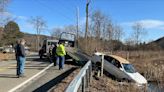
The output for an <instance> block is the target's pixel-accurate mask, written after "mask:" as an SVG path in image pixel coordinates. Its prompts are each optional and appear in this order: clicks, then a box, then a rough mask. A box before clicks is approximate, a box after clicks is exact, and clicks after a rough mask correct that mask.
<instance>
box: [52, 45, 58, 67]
mask: <svg viewBox="0 0 164 92" xmlns="http://www.w3.org/2000/svg"><path fill="white" fill-rule="evenodd" d="M56 48H57V45H56V44H55V45H54V47H53V49H52V58H53V62H54V66H56V65H57V63H56V57H57V54H56Z"/></svg>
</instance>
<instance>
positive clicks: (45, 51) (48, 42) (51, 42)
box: [39, 39, 59, 58]
mask: <svg viewBox="0 0 164 92" xmlns="http://www.w3.org/2000/svg"><path fill="white" fill-rule="evenodd" d="M58 42H59V40H47V39H46V40H44V41H43V45H42V48H41V49H40V50H39V56H40V58H42V57H43V56H48V55H49V48H50V46H51V45H56V44H57V43H58Z"/></svg>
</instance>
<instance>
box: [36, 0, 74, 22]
mask: <svg viewBox="0 0 164 92" xmlns="http://www.w3.org/2000/svg"><path fill="white" fill-rule="evenodd" d="M34 1H35V2H36V1H37V3H39V4H41V5H42V6H44V7H45V8H46V9H48V10H49V11H51V13H52V12H57V13H56V14H58V15H60V16H62V17H64V18H65V19H66V20H68V21H72V19H71V18H70V17H68V16H65V15H66V14H63V13H62V12H59V11H58V9H56V10H55V9H54V8H52V7H50V6H48V5H47V4H45V3H44V2H42V1H40V0H34ZM52 14H53V13H52Z"/></svg>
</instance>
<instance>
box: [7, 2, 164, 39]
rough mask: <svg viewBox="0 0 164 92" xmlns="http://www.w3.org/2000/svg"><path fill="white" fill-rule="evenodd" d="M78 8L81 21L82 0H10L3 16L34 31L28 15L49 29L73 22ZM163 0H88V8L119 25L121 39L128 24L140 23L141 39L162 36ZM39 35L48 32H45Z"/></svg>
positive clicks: (129, 29)
mask: <svg viewBox="0 0 164 92" xmlns="http://www.w3.org/2000/svg"><path fill="white" fill-rule="evenodd" d="M77 7H79V19H80V23H85V7H86V0H11V2H10V4H9V5H8V7H7V10H8V11H7V12H6V15H9V16H13V17H15V19H16V22H17V23H18V24H19V26H20V29H21V31H22V32H26V33H32V34H35V33H36V31H35V30H34V28H33V27H32V25H31V24H30V23H29V22H28V20H29V19H30V18H31V17H36V16H41V17H43V19H44V20H45V21H46V23H47V26H48V28H49V29H53V28H55V27H62V26H65V25H71V24H76V8H77ZM163 9H164V0H91V2H90V6H89V11H90V14H92V13H93V12H94V11H95V10H100V11H102V13H104V14H105V15H107V16H109V17H110V18H111V19H112V21H113V22H114V23H116V24H118V25H120V26H121V27H122V28H123V31H124V34H123V35H124V36H123V39H126V38H129V37H130V36H131V33H132V31H133V30H132V25H133V24H134V23H136V22H140V23H142V24H143V27H144V30H145V31H147V34H146V35H144V36H143V39H142V40H143V41H147V42H148V41H152V40H156V39H158V38H160V37H163V36H164V11H163ZM42 34H46V35H50V32H49V31H43V32H42Z"/></svg>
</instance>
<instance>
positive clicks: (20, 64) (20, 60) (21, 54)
mask: <svg viewBox="0 0 164 92" xmlns="http://www.w3.org/2000/svg"><path fill="white" fill-rule="evenodd" d="M24 45H25V40H24V39H21V40H20V44H19V45H18V46H17V52H16V53H17V71H18V73H17V75H18V78H19V77H24V65H25V59H26V58H25V47H24Z"/></svg>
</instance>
